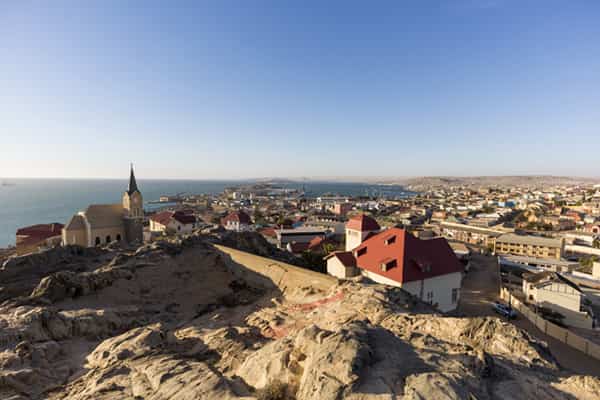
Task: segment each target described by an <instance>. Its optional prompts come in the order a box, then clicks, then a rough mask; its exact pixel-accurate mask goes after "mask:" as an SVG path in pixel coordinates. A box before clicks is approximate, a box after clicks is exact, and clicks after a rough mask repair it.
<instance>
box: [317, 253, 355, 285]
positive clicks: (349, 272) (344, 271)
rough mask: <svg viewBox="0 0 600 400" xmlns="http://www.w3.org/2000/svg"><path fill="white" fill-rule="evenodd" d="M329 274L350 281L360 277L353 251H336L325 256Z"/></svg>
mask: <svg viewBox="0 0 600 400" xmlns="http://www.w3.org/2000/svg"><path fill="white" fill-rule="evenodd" d="M325 261H326V262H327V273H328V274H329V275H332V276H335V277H336V278H340V279H348V278H352V277H355V276H358V275H360V270H359V269H358V268H357V267H356V258H354V255H353V254H352V252H351V251H334V252H332V253H329V254H328V255H327V256H325Z"/></svg>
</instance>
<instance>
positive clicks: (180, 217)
mask: <svg viewBox="0 0 600 400" xmlns="http://www.w3.org/2000/svg"><path fill="white" fill-rule="evenodd" d="M171 218H173V219H174V220H176V221H178V222H179V223H181V224H184V225H187V224H195V223H196V217H195V216H194V215H192V214H189V213H185V212H182V211H175V213H173V215H172V216H171Z"/></svg>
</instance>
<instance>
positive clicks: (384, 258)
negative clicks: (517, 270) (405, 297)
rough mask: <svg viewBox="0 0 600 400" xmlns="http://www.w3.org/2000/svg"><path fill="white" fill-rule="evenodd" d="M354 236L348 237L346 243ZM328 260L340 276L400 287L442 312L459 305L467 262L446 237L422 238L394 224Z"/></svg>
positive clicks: (330, 269) (328, 269)
mask: <svg viewBox="0 0 600 400" xmlns="http://www.w3.org/2000/svg"><path fill="white" fill-rule="evenodd" d="M352 230H354V229H352ZM354 231H356V230H354ZM359 232H360V231H359ZM354 239H356V237H354ZM352 240H353V238H352V237H351V238H348V237H347V238H346V243H347V244H348V242H349V241H352ZM326 260H327V272H328V273H329V274H330V275H333V276H336V277H338V278H349V277H352V276H356V275H359V274H361V275H363V276H365V277H367V278H369V279H371V280H372V281H375V282H378V283H382V284H386V285H390V286H396V287H400V288H402V289H403V290H405V291H407V292H409V293H411V294H412V295H414V296H415V297H417V298H418V299H420V300H421V301H423V302H426V303H429V304H431V305H433V306H434V307H436V308H437V309H438V310H440V311H442V312H448V311H451V310H454V309H455V308H456V307H457V306H458V300H459V298H460V288H461V284H462V274H463V271H464V266H463V265H462V263H461V262H460V261H459V259H458V258H457V257H456V255H455V254H454V251H453V250H452V248H451V247H450V246H449V245H448V242H447V241H446V239H443V238H436V239H428V240H421V239H419V238H417V237H415V236H413V235H412V234H410V233H408V232H407V231H405V230H404V229H399V228H392V229H388V230H385V231H382V232H379V233H372V232H371V235H366V236H365V239H364V241H363V242H362V243H360V244H359V245H358V246H357V247H356V248H354V249H353V250H352V252H338V253H333V254H330V255H329V256H327V257H326Z"/></svg>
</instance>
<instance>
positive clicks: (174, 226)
mask: <svg viewBox="0 0 600 400" xmlns="http://www.w3.org/2000/svg"><path fill="white" fill-rule="evenodd" d="M196 223H197V219H196V217H195V216H194V215H193V214H188V213H184V212H182V211H175V212H173V211H163V212H159V213H156V214H154V215H153V216H151V217H150V231H151V232H165V233H191V232H193V230H194V229H196Z"/></svg>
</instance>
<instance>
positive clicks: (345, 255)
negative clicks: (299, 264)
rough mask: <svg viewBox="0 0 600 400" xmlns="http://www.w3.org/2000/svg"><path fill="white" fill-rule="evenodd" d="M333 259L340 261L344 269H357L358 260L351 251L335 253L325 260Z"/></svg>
mask: <svg viewBox="0 0 600 400" xmlns="http://www.w3.org/2000/svg"><path fill="white" fill-rule="evenodd" d="M332 257H335V258H337V259H338V260H340V262H341V263H342V265H344V267H356V258H355V257H354V255H353V254H352V252H351V251H334V252H333V253H329V254H328V255H327V256H325V259H326V260H327V259H329V258H332Z"/></svg>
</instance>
